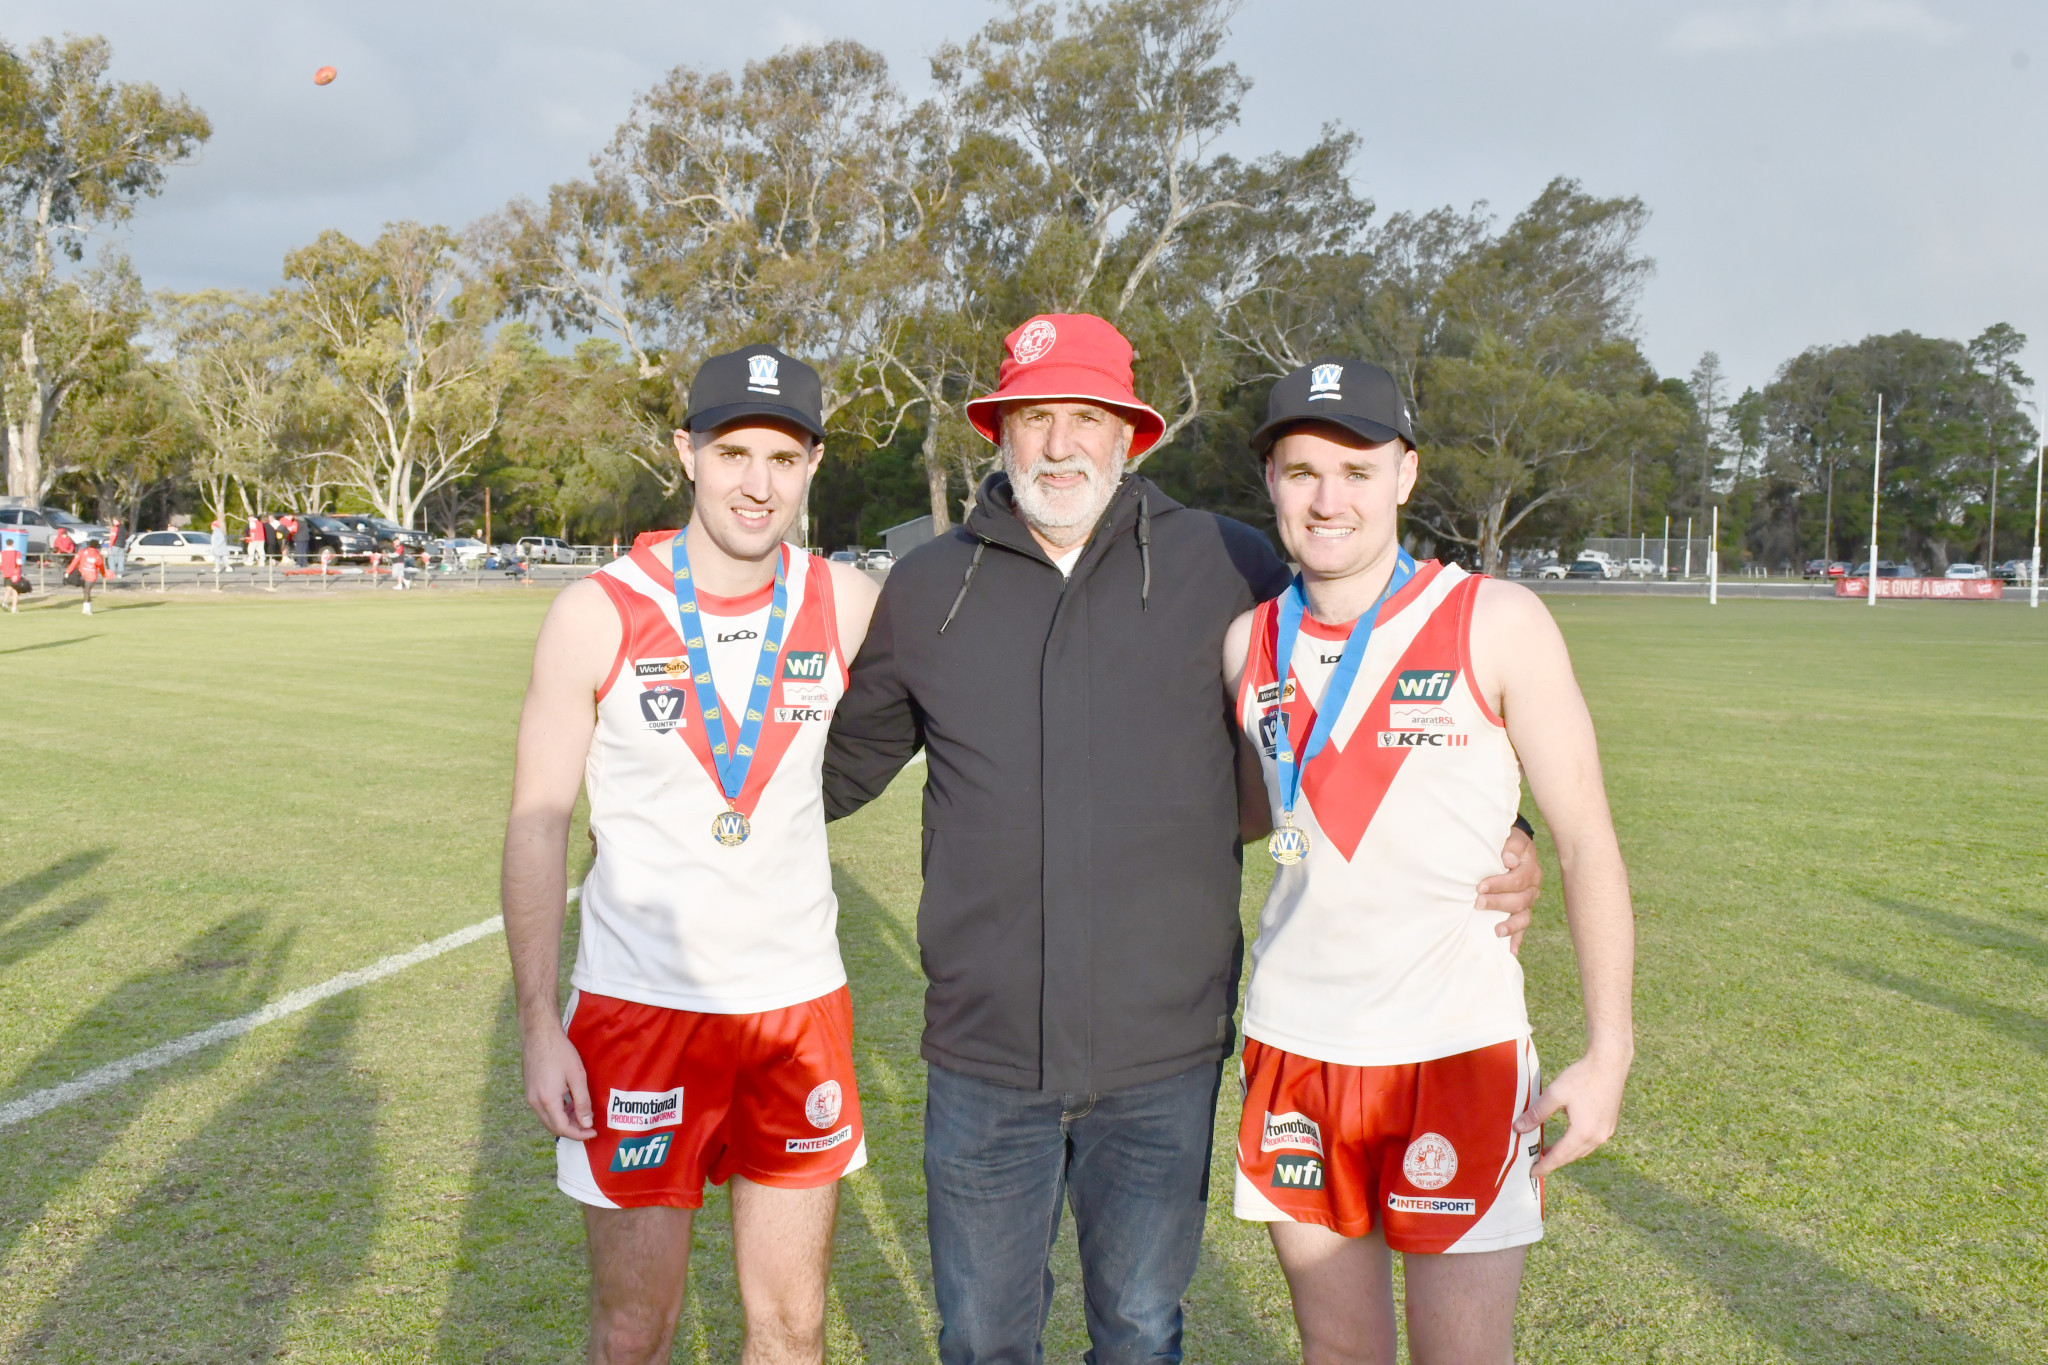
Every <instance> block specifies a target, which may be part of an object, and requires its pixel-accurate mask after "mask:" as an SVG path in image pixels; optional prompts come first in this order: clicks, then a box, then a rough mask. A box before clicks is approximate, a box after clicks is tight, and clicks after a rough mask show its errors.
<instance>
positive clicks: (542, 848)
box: [500, 580, 619, 1138]
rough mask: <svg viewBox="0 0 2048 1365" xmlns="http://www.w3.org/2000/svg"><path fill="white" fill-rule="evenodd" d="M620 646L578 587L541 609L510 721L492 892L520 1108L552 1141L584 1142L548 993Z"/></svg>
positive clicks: (583, 1108)
mask: <svg viewBox="0 0 2048 1365" xmlns="http://www.w3.org/2000/svg"><path fill="white" fill-rule="evenodd" d="M618 648H619V618H618V613H617V612H616V611H614V610H613V608H612V604H611V601H610V599H609V598H607V597H606V596H605V592H604V589H603V588H601V587H599V586H598V585H597V584H596V583H593V582H590V581H589V580H585V581H583V582H581V583H578V584H576V585H575V586H573V587H571V588H569V589H567V590H565V591H564V592H563V593H562V594H561V596H559V597H557V598H556V599H555V602H554V605H553V606H552V607H550V608H549V609H548V614H547V619H546V620H544V621H543V622H542V623H541V628H540V639H539V640H538V641H537V642H536V643H535V645H534V650H533V676H532V678H531V680H530V681H529V682H528V684H527V688H526V704H525V706H524V707H523V708H522V709H521V711H520V713H519V741H518V752H517V758H516V761H515V763H514V766H513V773H512V813H511V815H510V816H509V817H508V818H507V819H506V821H505V861H504V866H503V870H502V872H501V874H500V895H501V898H502V900H503V902H504V911H505V941H506V945H507V946H508V947H509V949H510V950H511V953H512V984H513V991H514V994H515V997H516V999H517V1001H518V1007H519V1033H520V1039H521V1041H522V1044H523V1047H524V1051H525V1060H526V1102H527V1103H528V1104H529V1105H531V1106H532V1107H533V1111H534V1112H535V1113H536V1114H538V1115H540V1119H541V1122H542V1123H543V1124H545V1125H546V1126H547V1130H548V1131H549V1132H550V1133H553V1134H555V1135H556V1136H558V1137H572V1138H589V1137H593V1136H595V1134H596V1131H597V1130H596V1129H595V1128H593V1127H592V1126H591V1108H590V1089H589V1085H588V1083H587V1082H586V1081H585V1079H584V1074H583V1062H582V1059H581V1058H579V1057H578V1056H577V1055H576V1049H575V1048H574V1047H572V1046H570V1044H569V1039H568V1037H567V1036H566V1035H565V1034H564V1033H563V1032H562V1021H561V1001H560V1000H559V998H558V997H557V995H556V990H557V983H558V981H559V980H560V971H561V943H562V915H563V908H564V905H565V903H566V902H567V900H568V873H567V863H568V852H569V819H570V815H571V813H572V812H573V811H574V810H575V808H576V795H577V792H578V791H579V790H581V788H582V786H583V765H584V762H585V760H586V759H587V758H588V757H589V755H590V738H591V736H592V735H593V734H594V733H595V732H596V730H597V689H598V687H599V686H601V685H602V684H603V682H604V679H605V675H606V674H607V673H609V672H610V671H611V664H612V659H613V657H614V656H615V655H616V654H617V653H618Z"/></svg>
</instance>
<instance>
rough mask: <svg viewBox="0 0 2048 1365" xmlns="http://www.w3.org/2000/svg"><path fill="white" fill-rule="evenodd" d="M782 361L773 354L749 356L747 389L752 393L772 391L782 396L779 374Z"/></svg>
mask: <svg viewBox="0 0 2048 1365" xmlns="http://www.w3.org/2000/svg"><path fill="white" fill-rule="evenodd" d="M781 369H782V362H781V361H779V360H777V359H776V358H775V357H774V356H772V355H750V356H748V357H747V389H748V391H749V392H751V393H772V394H776V395H777V396H780V395H781V393H782V389H781V388H780V381H779V379H778V378H777V375H778V374H779V372H780V371H781Z"/></svg>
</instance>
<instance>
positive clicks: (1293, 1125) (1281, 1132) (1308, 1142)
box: [1259, 1113, 1323, 1156]
mask: <svg viewBox="0 0 2048 1365" xmlns="http://www.w3.org/2000/svg"><path fill="white" fill-rule="evenodd" d="M1282 1147H1292V1148H1294V1149H1296V1150H1297V1151H1303V1152H1314V1153H1315V1154H1316V1155H1317V1156H1321V1155H1322V1154H1323V1130H1322V1128H1321V1127H1320V1126H1318V1125H1317V1123H1316V1121H1315V1120H1314V1119H1312V1118H1310V1117H1308V1116H1307V1115H1306V1114H1296V1113H1287V1114H1273V1113H1268V1114H1267V1115H1266V1131H1265V1132H1264V1133H1263V1134H1262V1135H1261V1136H1260V1138H1259V1150H1260V1151H1262V1152H1270V1151H1273V1150H1275V1149H1276V1148H1282Z"/></svg>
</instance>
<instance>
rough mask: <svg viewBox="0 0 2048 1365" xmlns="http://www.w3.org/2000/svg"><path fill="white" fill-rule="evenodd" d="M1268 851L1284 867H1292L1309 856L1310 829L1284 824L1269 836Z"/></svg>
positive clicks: (1267, 841)
mask: <svg viewBox="0 0 2048 1365" xmlns="http://www.w3.org/2000/svg"><path fill="white" fill-rule="evenodd" d="M1266 852H1268V853H1270V854H1272V855H1273V861H1274V862H1276V863H1279V864H1280V865H1281V866H1282V867H1292V866H1294V865H1295V864H1296V863H1298V862H1300V861H1301V860H1302V859H1303V858H1306V857H1307V856H1308V831H1307V830H1304V829H1296V828H1295V827H1294V826H1293V825H1282V826H1281V827H1280V828H1279V829H1276V830H1274V831H1273V833H1272V835H1271V836H1270V837H1268V838H1267V840H1266Z"/></svg>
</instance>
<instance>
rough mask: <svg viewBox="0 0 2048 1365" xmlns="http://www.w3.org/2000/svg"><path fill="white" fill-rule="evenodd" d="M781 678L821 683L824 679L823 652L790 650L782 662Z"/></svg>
mask: <svg viewBox="0 0 2048 1365" xmlns="http://www.w3.org/2000/svg"><path fill="white" fill-rule="evenodd" d="M782 676H783V677H785V678H808V679H810V680H811V681H812V682H821V681H823V680H824V677H825V651H824V650H822V649H797V650H791V651H790V653H789V656H788V657H787V658H785V659H784V660H783V661H782Z"/></svg>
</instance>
